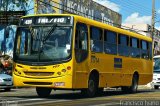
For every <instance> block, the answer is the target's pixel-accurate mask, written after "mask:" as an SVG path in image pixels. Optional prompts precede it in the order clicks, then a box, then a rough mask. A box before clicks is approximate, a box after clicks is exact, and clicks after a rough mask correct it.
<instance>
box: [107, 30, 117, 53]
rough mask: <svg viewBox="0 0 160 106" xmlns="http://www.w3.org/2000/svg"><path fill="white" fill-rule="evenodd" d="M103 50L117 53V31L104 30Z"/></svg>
mask: <svg viewBox="0 0 160 106" xmlns="http://www.w3.org/2000/svg"><path fill="white" fill-rule="evenodd" d="M104 52H105V53H107V54H117V33H115V32H112V31H105V32H104Z"/></svg>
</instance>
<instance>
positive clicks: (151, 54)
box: [149, 43, 153, 60]
mask: <svg viewBox="0 0 160 106" xmlns="http://www.w3.org/2000/svg"><path fill="white" fill-rule="evenodd" d="M152 52H153V51H152V43H149V58H150V60H152V58H153V53H152Z"/></svg>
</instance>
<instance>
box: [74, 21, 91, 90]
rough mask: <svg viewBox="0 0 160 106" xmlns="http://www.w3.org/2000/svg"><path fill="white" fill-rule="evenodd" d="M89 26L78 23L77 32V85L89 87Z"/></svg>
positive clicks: (75, 65)
mask: <svg viewBox="0 0 160 106" xmlns="http://www.w3.org/2000/svg"><path fill="white" fill-rule="evenodd" d="M87 58H88V28H87V25H86V24H83V23H77V25H76V33H75V59H76V62H75V64H74V67H75V73H76V80H75V81H76V82H75V83H76V87H77V88H82V87H87V83H88V82H87V81H88V80H87V76H88V75H87V73H88V70H89V69H88V61H87Z"/></svg>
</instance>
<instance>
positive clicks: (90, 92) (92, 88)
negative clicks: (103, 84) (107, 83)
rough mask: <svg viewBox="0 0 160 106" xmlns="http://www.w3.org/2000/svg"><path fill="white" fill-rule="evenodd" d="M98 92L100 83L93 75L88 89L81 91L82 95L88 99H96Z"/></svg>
mask: <svg viewBox="0 0 160 106" xmlns="http://www.w3.org/2000/svg"><path fill="white" fill-rule="evenodd" d="M97 90H98V83H97V80H96V78H95V77H94V75H91V76H90V78H89V81H88V88H87V89H83V90H81V93H82V94H83V95H85V96H87V97H94V96H95V95H96V92H97Z"/></svg>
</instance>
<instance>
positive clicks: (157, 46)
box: [122, 24, 160, 55]
mask: <svg viewBox="0 0 160 106" xmlns="http://www.w3.org/2000/svg"><path fill="white" fill-rule="evenodd" d="M122 26H123V28H125V29H128V30H132V31H135V32H137V33H140V34H142V35H144V36H149V37H151V38H152V34H151V25H148V24H123V25H122ZM153 38H154V55H157V54H160V31H159V30H158V29H156V28H154V36H153Z"/></svg>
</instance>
